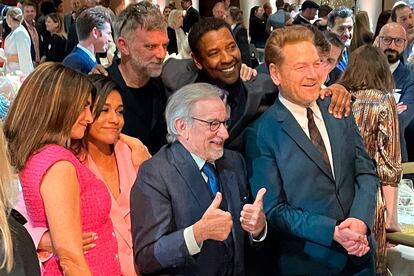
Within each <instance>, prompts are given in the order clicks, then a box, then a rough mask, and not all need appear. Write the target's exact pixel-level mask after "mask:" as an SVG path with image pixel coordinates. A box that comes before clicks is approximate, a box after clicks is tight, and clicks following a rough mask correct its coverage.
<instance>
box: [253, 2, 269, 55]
mask: <svg viewBox="0 0 414 276" xmlns="http://www.w3.org/2000/svg"><path fill="white" fill-rule="evenodd" d="M263 14H264V10H263V8H262V7H260V6H254V7H253V8H251V9H250V17H249V35H250V43H252V44H254V46H256V48H260V49H263V48H264V46H265V44H266V40H267V38H268V37H269V34H268V33H267V32H266V20H265V18H264V17H263Z"/></svg>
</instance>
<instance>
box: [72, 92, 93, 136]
mask: <svg viewBox="0 0 414 276" xmlns="http://www.w3.org/2000/svg"><path fill="white" fill-rule="evenodd" d="M91 102H92V97H91V96H90V95H89V97H88V101H87V103H86V105H85V107H84V109H82V111H81V113H80V114H79V116H78V119H77V120H76V122H75V123H74V124H73V126H72V129H71V131H70V138H72V139H82V138H83V136H84V135H85V131H86V127H87V126H88V124H90V123H92V114H91Z"/></svg>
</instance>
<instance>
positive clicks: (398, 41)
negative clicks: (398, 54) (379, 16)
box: [380, 36, 406, 47]
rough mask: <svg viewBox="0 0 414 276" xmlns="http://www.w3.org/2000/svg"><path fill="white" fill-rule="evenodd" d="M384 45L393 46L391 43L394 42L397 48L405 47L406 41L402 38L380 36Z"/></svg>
mask: <svg viewBox="0 0 414 276" xmlns="http://www.w3.org/2000/svg"><path fill="white" fill-rule="evenodd" d="M380 38H381V40H382V43H384V44H385V45H391V43H392V42H393V41H394V44H395V46H399V47H400V46H404V43H405V41H406V40H405V39H404V38H400V37H391V36H380Z"/></svg>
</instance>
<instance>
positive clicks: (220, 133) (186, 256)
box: [131, 83, 267, 276]
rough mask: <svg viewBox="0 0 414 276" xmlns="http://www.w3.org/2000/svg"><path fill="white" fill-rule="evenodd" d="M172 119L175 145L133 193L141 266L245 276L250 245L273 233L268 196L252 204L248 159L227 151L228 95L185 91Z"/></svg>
mask: <svg viewBox="0 0 414 276" xmlns="http://www.w3.org/2000/svg"><path fill="white" fill-rule="evenodd" d="M165 118H166V122H167V128H168V138H167V139H168V141H169V144H168V145H167V146H165V147H163V148H162V149H161V150H160V151H159V152H158V153H157V154H155V155H154V156H153V157H152V158H151V159H149V160H148V161H146V162H144V163H143V164H142V165H141V167H140V171H139V174H138V177H137V180H136V181H135V184H134V186H133V188H132V190H131V222H132V238H133V241H134V256H135V262H136V264H137V265H138V267H139V268H140V270H141V271H142V272H143V273H144V274H151V275H200V276H203V275H206V276H209V275H223V276H225V275H244V274H245V263H244V261H245V258H244V247H245V246H248V244H249V243H251V244H252V245H254V244H256V243H260V242H261V241H263V239H264V238H265V237H266V234H267V227H266V220H265V216H264V213H263V197H264V194H265V192H266V190H265V189H261V190H260V191H258V195H257V197H256V199H255V200H254V203H252V204H249V202H252V201H250V196H249V190H248V189H247V176H246V169H245V165H244V161H243V157H242V156H241V155H240V154H239V153H237V152H233V151H230V150H227V149H224V142H225V140H226V139H227V138H228V137H229V134H228V132H227V127H228V120H229V114H228V108H227V107H226V103H225V97H224V94H223V91H222V90H221V89H219V88H218V87H217V86H213V85H211V84H207V83H195V84H190V85H187V86H184V87H182V88H181V89H179V90H178V91H177V92H176V93H174V94H173V95H172V96H171V97H170V98H169V101H168V104H167V108H166V111H165Z"/></svg>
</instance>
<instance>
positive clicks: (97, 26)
mask: <svg viewBox="0 0 414 276" xmlns="http://www.w3.org/2000/svg"><path fill="white" fill-rule="evenodd" d="M76 30H77V34H78V38H79V43H78V45H77V46H76V47H75V48H74V49H73V50H72V52H71V53H70V54H69V55H68V56H66V58H65V59H64V60H63V62H62V63H63V64H64V65H65V66H67V67H70V68H72V69H74V70H77V71H80V72H82V73H84V74H88V73H89V72H90V71H91V70H92V69H93V68H94V67H95V66H96V64H97V61H96V57H95V54H96V53H106V51H107V50H108V47H109V43H110V42H111V41H112V29H111V18H110V15H109V13H108V11H107V10H106V8H104V7H100V6H97V7H94V8H89V9H86V10H84V11H83V12H81V13H80V14H79V16H78V17H77V19H76Z"/></svg>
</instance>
